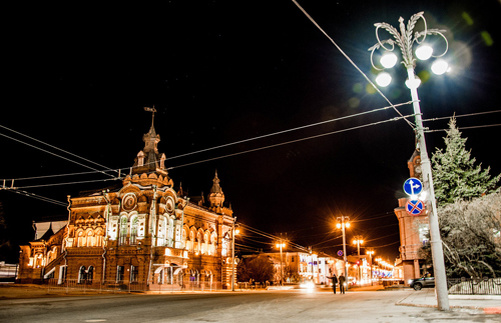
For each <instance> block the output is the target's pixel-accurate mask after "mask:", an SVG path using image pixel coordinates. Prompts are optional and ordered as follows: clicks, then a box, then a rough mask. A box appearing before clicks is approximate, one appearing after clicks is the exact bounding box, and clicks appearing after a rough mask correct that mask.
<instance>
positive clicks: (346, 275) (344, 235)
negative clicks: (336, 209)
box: [341, 216, 349, 290]
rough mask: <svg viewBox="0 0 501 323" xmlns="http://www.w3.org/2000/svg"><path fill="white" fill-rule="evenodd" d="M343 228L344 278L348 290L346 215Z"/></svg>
mask: <svg viewBox="0 0 501 323" xmlns="http://www.w3.org/2000/svg"><path fill="white" fill-rule="evenodd" d="M341 228H342V229H343V260H344V279H345V283H346V288H345V290H348V285H349V284H347V282H348V267H347V262H348V260H347V257H346V228H345V225H344V216H342V217H341Z"/></svg>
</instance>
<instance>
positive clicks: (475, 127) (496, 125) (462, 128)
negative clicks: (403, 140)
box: [425, 123, 501, 132]
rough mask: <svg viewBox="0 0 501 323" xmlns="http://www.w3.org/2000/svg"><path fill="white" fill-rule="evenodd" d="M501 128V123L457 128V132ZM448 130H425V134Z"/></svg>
mask: <svg viewBox="0 0 501 323" xmlns="http://www.w3.org/2000/svg"><path fill="white" fill-rule="evenodd" d="M499 126H501V123H496V124H488V125H482V126H471V127H457V129H458V130H466V129H478V128H490V127H499ZM447 130H449V129H433V130H426V131H425V132H439V131H447Z"/></svg>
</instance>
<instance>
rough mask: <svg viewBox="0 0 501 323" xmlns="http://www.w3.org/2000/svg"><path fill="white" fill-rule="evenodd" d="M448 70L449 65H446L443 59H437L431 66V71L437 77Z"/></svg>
mask: <svg viewBox="0 0 501 323" xmlns="http://www.w3.org/2000/svg"><path fill="white" fill-rule="evenodd" d="M448 69H449V64H447V62H446V61H444V60H443V59H437V60H436V61H435V62H434V63H433V64H432V65H431V71H432V72H433V73H435V74H437V75H442V74H444V73H445V72H447V70H448Z"/></svg>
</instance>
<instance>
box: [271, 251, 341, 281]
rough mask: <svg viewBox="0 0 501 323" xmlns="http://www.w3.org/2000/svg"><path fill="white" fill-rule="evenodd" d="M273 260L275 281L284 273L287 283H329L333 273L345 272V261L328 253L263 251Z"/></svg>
mask: <svg viewBox="0 0 501 323" xmlns="http://www.w3.org/2000/svg"><path fill="white" fill-rule="evenodd" d="M262 254H263V255H266V256H268V257H269V258H270V259H271V261H272V262H273V267H274V272H275V274H274V281H275V282H280V280H281V275H282V273H283V277H284V282H285V283H298V282H303V281H310V280H311V281H313V282H314V283H315V284H329V282H330V280H329V279H330V277H331V276H332V275H333V274H336V275H337V276H339V274H341V273H342V272H344V262H343V261H342V260H340V259H338V258H335V257H332V256H329V255H327V254H324V253H322V254H316V253H309V252H300V251H292V252H291V251H284V252H283V253H282V255H280V253H279V252H270V253H262Z"/></svg>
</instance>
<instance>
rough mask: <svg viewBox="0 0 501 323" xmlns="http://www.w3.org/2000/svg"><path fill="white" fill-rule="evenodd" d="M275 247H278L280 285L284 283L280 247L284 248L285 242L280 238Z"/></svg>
mask: <svg viewBox="0 0 501 323" xmlns="http://www.w3.org/2000/svg"><path fill="white" fill-rule="evenodd" d="M275 246H276V247H277V248H280V286H283V285H284V267H283V261H282V248H285V242H283V240H280V242H278V243H277V244H276V245H275Z"/></svg>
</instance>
